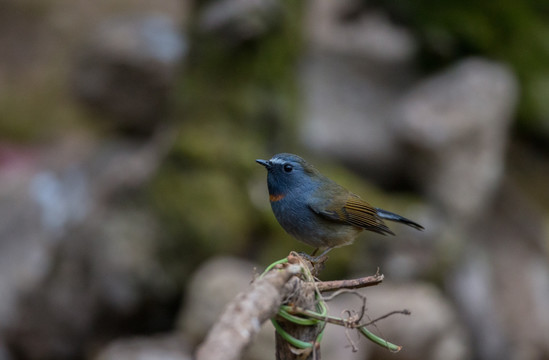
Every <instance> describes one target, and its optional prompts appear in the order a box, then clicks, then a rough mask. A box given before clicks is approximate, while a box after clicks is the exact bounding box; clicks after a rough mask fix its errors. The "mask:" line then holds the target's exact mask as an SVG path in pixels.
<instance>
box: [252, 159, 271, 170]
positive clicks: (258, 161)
mask: <svg viewBox="0 0 549 360" xmlns="http://www.w3.org/2000/svg"><path fill="white" fill-rule="evenodd" d="M255 162H256V163H258V164H260V165H263V166H265V168H266V169H267V170H269V169H270V168H271V162H270V161H268V160H261V159H256V160H255Z"/></svg>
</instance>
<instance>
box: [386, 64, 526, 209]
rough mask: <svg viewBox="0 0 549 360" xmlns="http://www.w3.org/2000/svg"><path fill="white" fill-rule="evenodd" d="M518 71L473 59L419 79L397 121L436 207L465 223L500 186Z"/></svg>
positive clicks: (417, 176) (397, 113)
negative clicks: (464, 219)
mask: <svg viewBox="0 0 549 360" xmlns="http://www.w3.org/2000/svg"><path fill="white" fill-rule="evenodd" d="M517 96H518V87H517V81H516V79H515V77H514V75H513V73H512V72H511V71H510V70H509V69H507V68H506V67H505V66H503V65H502V64H498V63H495V62H491V61H487V60H483V59H467V60H464V61H462V62H460V63H458V64H456V65H454V66H452V67H451V68H449V69H447V70H445V71H443V72H442V73H440V74H437V75H434V76H432V77H430V78H427V79H426V80H424V81H422V82H420V83H419V84H418V85H417V86H416V87H415V88H414V89H412V90H411V91H410V92H409V93H408V94H407V95H406V96H405V97H404V98H403V99H402V101H401V103H400V104H399V105H398V107H397V110H396V111H395V115H394V117H393V120H392V126H393V131H394V133H395V134H396V135H397V137H398V139H399V141H401V142H402V143H404V144H406V145H407V149H408V152H407V155H406V157H407V159H408V160H409V161H410V163H411V164H413V168H414V173H413V177H414V178H415V179H417V181H418V182H419V183H420V185H421V187H422V188H423V189H424V191H425V192H426V193H427V194H428V195H430V197H431V199H432V200H433V202H434V203H436V204H438V205H439V206H441V207H442V208H443V209H444V210H445V211H446V212H447V213H449V214H452V215H455V216H457V217H459V218H471V217H474V216H475V215H476V214H478V213H479V212H480V211H481V210H482V209H483V208H484V207H485V206H486V204H487V202H488V201H489V200H490V197H491V195H492V194H493V191H494V189H496V188H497V187H498V184H499V182H500V179H501V175H502V173H503V169H504V161H503V160H504V154H505V148H506V143H507V136H508V135H507V133H508V128H509V124H510V122H511V119H512V117H513V115H514V110H515V105H516V103H517Z"/></svg>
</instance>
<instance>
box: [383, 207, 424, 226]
mask: <svg viewBox="0 0 549 360" xmlns="http://www.w3.org/2000/svg"><path fill="white" fill-rule="evenodd" d="M376 212H377V216H379V217H380V218H382V219H384V220H389V221H396V222H399V223H403V224H406V225H408V226H411V227H413V228H415V229H418V230H423V229H424V228H423V226H421V225H419V224H418V223H416V222H414V221H412V220H410V219H406V218H405V217H404V216H400V215H398V214H394V213H392V212H390V211H387V210H383V209H380V208H376Z"/></svg>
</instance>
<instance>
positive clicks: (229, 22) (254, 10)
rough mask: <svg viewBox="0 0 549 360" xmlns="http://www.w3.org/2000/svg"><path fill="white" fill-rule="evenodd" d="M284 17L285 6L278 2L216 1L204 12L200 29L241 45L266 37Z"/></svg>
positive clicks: (255, 0)
mask: <svg viewBox="0 0 549 360" xmlns="http://www.w3.org/2000/svg"><path fill="white" fill-rule="evenodd" d="M282 13H283V12H282V6H281V5H280V4H279V2H278V1H274V0H222V1H214V2H211V3H209V4H208V5H206V6H205V7H204V8H203V9H202V10H201V12H200V14H199V17H198V28H199V29H200V31H202V32H205V33H215V34H217V35H219V36H221V37H223V38H224V39H225V40H227V41H229V43H231V44H233V45H237V44H239V43H241V42H243V41H247V40H252V39H257V38H260V37H261V36H263V35H264V34H266V33H267V32H268V31H269V30H271V29H272V28H273V27H274V26H275V25H276V24H277V23H278V22H279V21H280V19H281V18H282ZM296 36H298V35H296Z"/></svg>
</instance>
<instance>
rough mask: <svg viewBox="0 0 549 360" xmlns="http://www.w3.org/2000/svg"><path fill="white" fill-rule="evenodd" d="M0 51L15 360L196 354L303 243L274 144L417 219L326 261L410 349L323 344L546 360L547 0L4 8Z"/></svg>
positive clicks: (0, 205)
mask: <svg viewBox="0 0 549 360" xmlns="http://www.w3.org/2000/svg"><path fill="white" fill-rule="evenodd" d="M0 54H1V56H0V360H18V359H29V360H42V359H61V360H65V359H67V360H68V359H103V360H105V359H135V358H139V359H190V358H191V357H192V356H191V354H192V352H193V349H194V348H195V346H196V345H197V344H198V343H199V342H200V341H201V340H202V339H203V337H204V335H205V333H206V332H207V330H208V329H209V327H210V326H211V325H212V324H213V322H214V321H215V319H216V317H217V316H218V314H219V313H220V311H221V310H222V308H223V306H224V305H225V304H226V303H227V302H228V301H229V300H230V299H231V298H232V297H233V296H234V295H235V294H236V293H237V292H238V291H239V290H240V289H244V288H245V287H246V286H247V285H248V284H249V283H250V281H251V280H252V279H253V276H254V274H256V273H258V272H261V271H262V269H263V268H265V266H267V265H268V264H270V263H272V262H273V261H275V260H278V259H280V258H282V257H285V256H286V255H288V253H289V252H290V251H291V250H299V251H311V250H312V249H310V248H309V247H307V246H305V245H301V244H299V243H298V242H297V241H295V240H293V239H292V238H290V236H289V235H287V234H285V233H284V232H283V230H282V229H281V228H280V226H279V225H278V224H277V223H276V220H275V219H274V216H273V215H272V212H271V210H270V206H269V203H268V196H267V188H266V173H265V170H264V169H263V168H262V167H260V166H258V165H257V164H256V163H255V162H254V160H255V159H256V158H266V159H268V158H270V157H271V156H272V155H273V154H275V153H278V152H293V153H297V154H300V155H301V156H303V157H305V158H306V159H308V160H309V161H310V162H312V163H313V164H315V165H316V166H317V168H319V169H320V170H321V171H322V172H323V173H324V174H326V175H328V176H330V177H332V178H333V179H335V180H337V181H338V182H340V183H341V184H343V185H345V186H346V187H348V188H349V189H352V190H353V191H354V192H356V193H357V194H359V195H361V196H362V197H363V198H364V199H366V200H367V201H369V202H370V203H371V204H373V205H375V206H379V207H383V208H385V209H387V210H390V211H394V212H397V213H400V214H402V215H404V216H406V217H409V218H411V219H413V220H415V221H418V222H419V223H421V224H422V225H424V226H425V228H426V230H425V231H424V232H417V231H415V230H413V229H408V228H406V227H403V226H399V225H397V224H393V225H392V226H391V228H392V229H393V230H394V232H395V233H397V236H396V237H383V236H378V235H376V234H363V235H361V237H360V238H359V239H358V240H357V241H356V242H355V244H354V245H352V246H347V247H344V248H340V249H336V250H334V251H332V252H331V253H330V260H329V261H328V264H327V268H326V269H325V270H324V272H323V273H322V279H323V280H330V279H341V278H352V277H355V276H356V277H358V276H366V275H371V274H373V273H375V271H376V269H377V268H378V267H379V268H380V271H381V272H382V273H384V274H385V279H386V280H385V281H384V282H383V284H382V285H380V286H377V287H374V288H368V289H367V290H362V293H363V294H364V295H366V297H367V299H368V300H367V310H368V316H370V317H372V318H375V317H376V316H377V315H381V314H384V313H386V312H388V311H391V310H400V309H403V308H406V309H409V310H411V311H412V315H411V316H410V317H391V318H389V319H387V320H384V321H382V322H380V323H379V324H378V326H377V328H375V329H373V330H374V331H376V332H377V333H378V334H380V335H381V336H384V337H385V338H387V339H388V340H390V341H393V342H395V343H398V344H400V345H403V346H404V350H403V351H401V352H400V353H399V354H398V355H394V354H390V353H388V352H387V351H386V350H384V349H379V348H376V347H375V345H373V344H370V343H368V342H366V341H364V340H360V339H359V338H358V337H357V335H356V334H354V333H349V336H348V337H346V336H345V331H344V330H343V329H341V328H335V329H332V328H331V327H329V329H328V331H329V334H328V335H327V336H324V340H323V343H322V347H323V350H322V351H323V356H324V358H326V359H333V358H344V359H388V358H391V359H397V358H398V359H410V360H412V359H445V360H453V359H482V360H484V359H487V360H488V359H520V360H523V359H524V360H528V359H540V360H541V359H549V312H548V311H547V308H548V306H547V305H549V261H548V260H549V252H548V245H549V234H548V231H547V220H548V218H549V185H548V179H549V146H548V144H549V142H548V141H549V3H546V2H542V1H535V0H524V1H518V2H517V1H510V0H507V1H499V2H492V1H488V0H483V1H467V0H465V1H464V0H459V1H456V0H447V1H434V0H423V1H413V2H411V1H410V2H406V1H399V0H342V1H330V0H315V1H312V0H311V1H303V2H300V1H290V0H218V1H191V0H157V1H154V2H152V1H143V0H134V1H130V0H97V1H93V2H88V1H74V0H70V1H69V0H42V1H39V0H0ZM360 305H361V303H360V301H357V300H356V299H355V298H353V297H349V298H343V299H340V301H339V302H332V303H330V312H331V313H332V314H333V315H335V316H339V315H340V314H341V313H342V311H343V310H344V309H349V308H354V309H359V308H360ZM269 326H270V324H269V325H267V326H266V328H265V333H264V334H262V335H261V336H260V337H259V338H258V339H257V341H256V342H255V343H254V345H253V346H252V347H251V348H250V350H249V352H248V354H247V359H258V360H260V359H272V358H273V357H274V345H273V341H274V335H273V330H272V328H269ZM350 342H352V343H353V344H354V345H356V346H357V347H358V349H359V350H358V352H352V351H351V347H350Z"/></svg>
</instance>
